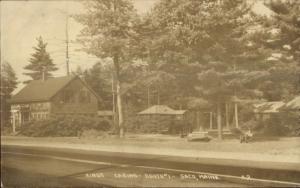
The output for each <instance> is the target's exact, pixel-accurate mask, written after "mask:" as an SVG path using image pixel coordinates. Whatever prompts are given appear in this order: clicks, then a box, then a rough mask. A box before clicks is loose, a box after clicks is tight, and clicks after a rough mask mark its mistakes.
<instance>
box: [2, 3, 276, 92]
mask: <svg viewBox="0 0 300 188" xmlns="http://www.w3.org/2000/svg"><path fill="white" fill-rule="evenodd" d="M155 2H157V0H134V5H135V7H136V9H137V11H138V12H139V13H140V14H144V13H146V12H147V11H149V10H150V9H151V8H152V7H153V5H154V3H155ZM0 5H1V62H3V61H7V62H9V63H10V64H11V65H12V67H13V69H14V70H15V72H16V74H17V77H18V81H19V82H20V84H18V88H17V89H16V90H15V91H14V93H16V92H18V91H19V90H20V89H21V88H22V87H23V86H24V85H23V84H22V82H23V81H25V80H28V79H30V78H29V77H28V76H25V75H23V73H24V71H25V70H24V66H26V65H27V64H28V63H29V62H28V60H29V58H30V57H31V54H32V53H33V52H34V50H33V47H34V46H36V45H37V41H36V38H37V37H39V36H42V37H43V39H44V41H45V42H47V43H48V46H47V51H48V52H49V53H50V56H51V57H52V59H53V62H54V63H55V64H56V65H57V67H58V68H59V70H58V71H56V72H54V76H65V75H66V57H65V53H66V44H65V40H66V34H65V32H66V12H68V14H77V13H80V12H83V11H84V9H83V6H82V4H81V2H80V1H79V0H77V1H71V0H67V1H55V0H48V1H45V0H44V1H42V0H40V1H39V0H27V1H20V0H15V1H8V0H7V1H0ZM253 10H254V11H256V12H257V13H261V14H270V13H269V12H268V10H267V9H266V7H264V6H262V3H258V4H256V5H254V6H253ZM81 29H82V26H81V25H80V24H79V23H77V22H76V21H74V20H73V19H72V18H70V19H69V40H70V45H69V54H70V55H69V56H70V70H71V71H75V70H76V69H77V67H78V66H80V67H81V68H83V69H86V68H90V67H92V66H93V65H94V64H95V63H96V62H97V61H99V59H97V58H96V57H93V56H89V55H87V54H86V53H84V52H81V51H78V50H79V49H80V44H78V43H75V40H76V36H77V35H78V34H79V32H80V30H81Z"/></svg>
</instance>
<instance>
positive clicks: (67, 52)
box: [66, 13, 70, 76]
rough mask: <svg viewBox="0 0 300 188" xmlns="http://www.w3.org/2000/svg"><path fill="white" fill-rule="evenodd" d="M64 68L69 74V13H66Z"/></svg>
mask: <svg viewBox="0 0 300 188" xmlns="http://www.w3.org/2000/svg"><path fill="white" fill-rule="evenodd" d="M66 68H67V76H69V75H70V69H69V15H68V13H67V15H66Z"/></svg>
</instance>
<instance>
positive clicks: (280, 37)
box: [261, 1, 300, 100]
mask: <svg viewBox="0 0 300 188" xmlns="http://www.w3.org/2000/svg"><path fill="white" fill-rule="evenodd" d="M267 6H268V7H269V8H270V9H271V10H272V11H273V12H274V15H273V16H272V17H270V18H262V21H261V22H262V23H263V26H264V29H265V35H264V38H262V40H261V46H262V47H263V48H265V49H267V50H269V51H270V52H271V55H270V57H269V58H268V61H269V63H268V67H267V70H268V71H269V72H270V76H269V78H268V79H267V81H266V82H263V83H262V84H261V89H262V90H263V91H264V97H265V98H267V99H269V100H289V99H290V98H292V97H293V96H295V95H296V94H297V93H299V91H300V90H299V89H300V88H299V85H300V77H299V75H300V74H299V72H300V64H299V62H300V49H299V45H300V19H299V17H300V10H299V2H298V1H271V2H270V3H269V4H267Z"/></svg>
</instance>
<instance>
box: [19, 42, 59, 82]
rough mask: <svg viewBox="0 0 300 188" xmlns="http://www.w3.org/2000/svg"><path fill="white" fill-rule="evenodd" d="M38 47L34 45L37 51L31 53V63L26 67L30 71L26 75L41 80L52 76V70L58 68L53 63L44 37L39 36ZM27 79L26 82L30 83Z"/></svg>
mask: <svg viewBox="0 0 300 188" xmlns="http://www.w3.org/2000/svg"><path fill="white" fill-rule="evenodd" d="M37 41H38V44H37V47H33V49H34V50H35V52H34V53H33V54H31V56H32V57H31V58H30V59H29V62H30V64H28V65H26V66H25V67H24V69H25V70H28V71H30V72H26V73H24V75H27V76H30V77H31V78H32V80H41V79H47V78H49V77H52V74H51V72H53V71H56V70H58V68H56V67H55V64H54V63H53V61H52V59H51V57H50V54H49V53H48V52H47V51H46V47H47V43H44V41H43V39H42V37H39V38H37ZM28 82H30V81H26V82H24V83H28Z"/></svg>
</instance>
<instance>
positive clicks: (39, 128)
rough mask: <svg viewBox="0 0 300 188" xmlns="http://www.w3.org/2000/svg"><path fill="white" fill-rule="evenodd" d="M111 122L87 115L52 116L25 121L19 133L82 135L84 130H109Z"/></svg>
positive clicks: (32, 134)
mask: <svg viewBox="0 0 300 188" xmlns="http://www.w3.org/2000/svg"><path fill="white" fill-rule="evenodd" d="M110 128H111V123H110V122H109V121H108V120H105V119H99V118H93V117H85V116H52V117H50V118H48V119H45V120H40V121H29V122H27V123H25V124H24V125H23V126H22V127H21V129H20V132H19V134H20V135H24V136H33V137H44V136H80V135H81V134H82V132H83V131H86V130H97V131H108V130H110Z"/></svg>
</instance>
